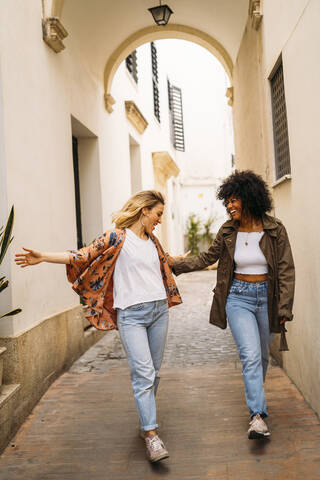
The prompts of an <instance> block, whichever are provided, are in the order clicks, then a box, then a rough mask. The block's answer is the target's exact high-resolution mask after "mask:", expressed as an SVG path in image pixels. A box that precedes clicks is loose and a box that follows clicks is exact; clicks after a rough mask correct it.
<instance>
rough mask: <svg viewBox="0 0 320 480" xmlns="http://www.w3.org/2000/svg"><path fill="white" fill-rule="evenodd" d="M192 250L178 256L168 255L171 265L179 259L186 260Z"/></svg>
mask: <svg viewBox="0 0 320 480" xmlns="http://www.w3.org/2000/svg"><path fill="white" fill-rule="evenodd" d="M190 253H191V250H189V251H188V252H187V253H184V254H183V255H177V256H176V257H171V256H170V255H169V256H168V261H169V264H170V265H173V263H174V262H178V261H179V260H184V259H185V258H186V257H187V256H188V255H190Z"/></svg>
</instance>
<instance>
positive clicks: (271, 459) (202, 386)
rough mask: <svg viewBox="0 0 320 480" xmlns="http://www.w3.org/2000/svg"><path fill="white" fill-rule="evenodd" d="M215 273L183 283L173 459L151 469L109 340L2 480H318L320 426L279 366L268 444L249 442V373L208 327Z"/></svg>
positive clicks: (171, 400) (170, 362)
mask: <svg viewBox="0 0 320 480" xmlns="http://www.w3.org/2000/svg"><path fill="white" fill-rule="evenodd" d="M215 275H216V272H215V271H204V272H196V273H192V274H188V275H182V276H181V277H179V278H178V283H179V287H180V290H181V293H182V296H183V300H184V303H183V304H182V305H181V306H178V307H175V308H172V309H171V311H170V315H171V318H170V330H169V337H168V342H167V349H166V354H165V360H164V364H163V368H162V371H161V384H160V388H159V393H158V411H159V425H160V432H161V436H162V438H163V440H164V441H165V443H166V445H167V447H168V450H169V453H170V458H169V459H168V460H165V461H163V462H160V463H159V464H156V465H152V464H150V463H149V462H148V461H147V460H146V458H145V451H144V445H143V441H142V440H141V439H140V438H139V436H138V418H137V414H136V409H135V403H134V400H133V396H132V394H131V387H130V382H129V375H128V368H127V364H126V359H125V358H124V354H123V351H122V349H121V346H120V344H119V343H118V344H117V345H116V347H117V348H116V349H115V350H114V351H112V352H110V351H109V349H108V348H109V347H108V342H109V343H110V341H109V339H110V337H108V333H107V335H106V336H105V337H104V338H103V339H102V340H100V342H98V343H97V344H96V345H95V346H94V347H92V348H91V349H90V350H89V351H87V352H86V354H85V355H83V356H82V357H81V358H80V359H79V360H78V361H77V362H76V363H75V364H74V365H73V366H72V367H71V369H70V370H69V371H68V372H66V373H65V374H63V375H62V376H61V377H60V378H59V379H58V380H57V381H56V382H55V383H54V384H53V385H52V386H51V388H50V389H49V390H48V391H47V392H46V394H45V395H44V396H43V397H42V399H41V400H40V402H39V404H38V405H37V407H36V408H35V409H34V411H33V412H32V414H31V415H30V416H29V418H28V419H27V421H26V422H25V423H24V425H23V426H22V427H21V429H20V431H19V432H18V434H17V435H16V437H15V438H14V439H13V440H12V442H11V444H9V446H8V447H7V449H6V450H5V451H4V453H3V455H2V458H1V462H0V479H1V480H9V479H10V480H18V479H23V480H49V479H50V480H54V479H61V480H73V479H77V480H87V479H90V480H109V479H110V480H130V479H139V480H153V479H157V478H167V479H169V480H176V479H181V480H205V479H214V480H253V479H254V480H256V479H259V480H269V479H273V480H285V479H288V480H301V479H304V480H318V479H319V478H320V423H319V420H318V418H317V416H316V415H315V414H314V412H313V411H312V410H311V409H310V408H309V407H308V405H307V404H306V403H305V401H304V400H303V397H302V396H301V395H300V393H299V392H298V390H297V389H296V387H295V386H294V385H293V384H292V383H291V381H290V380H289V379H288V377H287V376H286V375H285V374H284V372H283V371H282V370H281V368H280V367H278V366H277V365H275V364H274V361H272V362H271V366H270V370H269V375H268V377H267V384H266V392H267V399H268V405H269V415H270V416H269V419H268V424H269V426H270V430H271V432H272V436H271V439H270V440H266V441H257V440H248V439H247V435H246V430H247V428H248V420H249V419H248V412H247V407H246V404H245V400H244V391H243V384H242V376H241V367H240V363H239V361H238V357H237V353H236V351H235V347H234V344H233V339H232V336H231V333H230V331H229V330H227V331H222V330H219V329H217V328H215V327H213V326H211V325H210V324H209V323H208V313H209V308H210V303H211V295H212V293H211V290H212V288H213V285H214V282H215Z"/></svg>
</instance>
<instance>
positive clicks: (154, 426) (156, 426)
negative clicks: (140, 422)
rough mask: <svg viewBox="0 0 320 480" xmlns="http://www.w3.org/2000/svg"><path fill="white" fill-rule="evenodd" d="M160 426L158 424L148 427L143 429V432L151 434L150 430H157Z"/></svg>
mask: <svg viewBox="0 0 320 480" xmlns="http://www.w3.org/2000/svg"><path fill="white" fill-rule="evenodd" d="M158 426H159V425H158V424H157V423H154V424H153V425H147V426H146V427H141V430H142V431H143V432H149V430H155V429H156V428H158Z"/></svg>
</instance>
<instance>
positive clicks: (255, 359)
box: [226, 279, 273, 418]
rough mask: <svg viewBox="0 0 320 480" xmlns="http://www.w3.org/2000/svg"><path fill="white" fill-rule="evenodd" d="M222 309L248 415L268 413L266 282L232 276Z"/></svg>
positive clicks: (268, 344) (271, 336)
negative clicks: (238, 364) (239, 365)
mask: <svg viewBox="0 0 320 480" xmlns="http://www.w3.org/2000/svg"><path fill="white" fill-rule="evenodd" d="M226 313H227V317H228V322H229V326H230V329H231V332H232V335H233V338H234V340H235V342H236V344H237V347H238V352H239V356H240V360H241V363H242V374H243V380H244V386H245V394H246V401H247V405H248V408H249V412H250V416H251V418H252V417H253V416H254V415H256V414H257V413H259V414H260V415H261V416H262V417H267V416H268V411H267V406H266V399H265V393H264V381H265V378H266V374H267V368H268V363H269V346H270V343H271V341H272V338H273V335H270V328H269V319H268V286H267V282H257V283H251V282H243V281H242V280H236V279H234V280H233V282H232V285H231V288H230V291H229V295H228V297H227V305H226Z"/></svg>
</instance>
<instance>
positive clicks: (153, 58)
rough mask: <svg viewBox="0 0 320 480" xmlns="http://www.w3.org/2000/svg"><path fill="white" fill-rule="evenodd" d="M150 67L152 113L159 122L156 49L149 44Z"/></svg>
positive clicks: (152, 43) (153, 45) (152, 44)
mask: <svg viewBox="0 0 320 480" xmlns="http://www.w3.org/2000/svg"><path fill="white" fill-rule="evenodd" d="M151 66H152V90H153V111H154V116H155V117H156V119H157V120H158V122H160V95H159V74H158V56H157V48H156V46H155V44H154V42H151Z"/></svg>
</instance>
